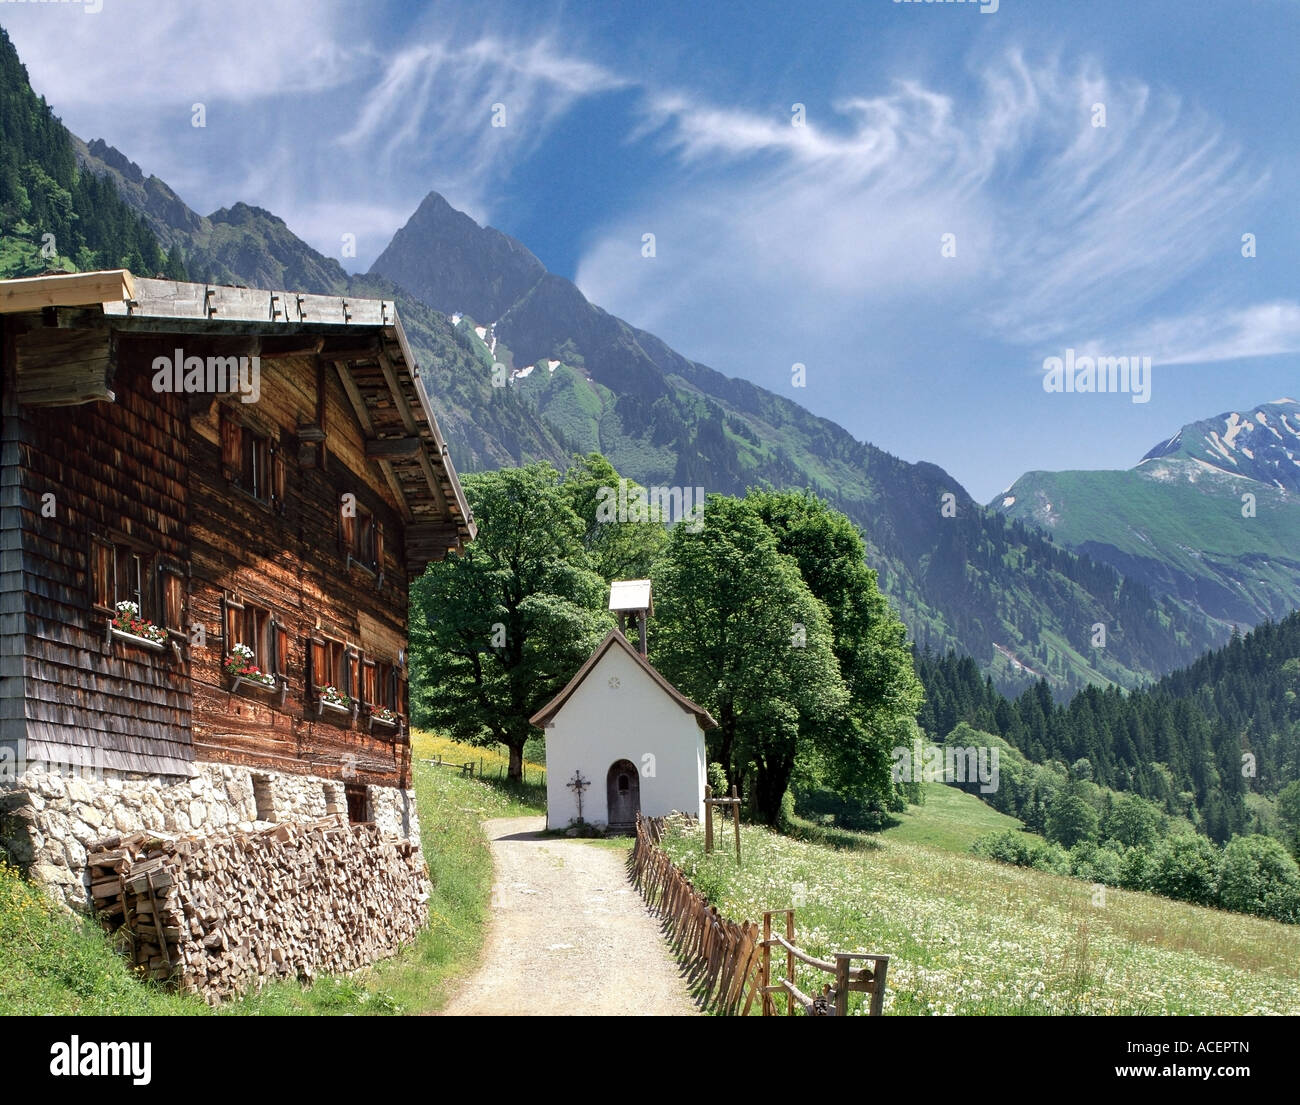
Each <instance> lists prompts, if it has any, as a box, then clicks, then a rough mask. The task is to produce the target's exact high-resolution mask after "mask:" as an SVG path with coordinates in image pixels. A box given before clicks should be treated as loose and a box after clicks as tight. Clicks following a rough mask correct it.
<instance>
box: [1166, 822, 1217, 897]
mask: <svg viewBox="0 0 1300 1105" xmlns="http://www.w3.org/2000/svg"><path fill="white" fill-rule="evenodd" d="M1220 861H1221V857H1220V854H1219V850H1218V849H1217V848H1215V846H1214V845H1213V844H1211V843H1210V841H1208V840H1206V839H1205V837H1203V836H1196V835H1192V834H1182V835H1179V836H1171V837H1166V838H1165V839H1164V840H1162V841H1161V842H1160V844H1159V846H1158V847H1157V848H1156V853H1155V857H1154V860H1153V862H1152V866H1151V872H1150V878H1151V889H1152V890H1154V891H1155V892H1156V893H1157V894H1163V895H1164V896H1165V897H1166V898H1177V899H1178V900H1179V901H1180V902H1193V903H1195V904H1196V905H1210V904H1212V903H1213V902H1214V900H1215V897H1216V894H1217V890H1218V882H1219V864H1220Z"/></svg>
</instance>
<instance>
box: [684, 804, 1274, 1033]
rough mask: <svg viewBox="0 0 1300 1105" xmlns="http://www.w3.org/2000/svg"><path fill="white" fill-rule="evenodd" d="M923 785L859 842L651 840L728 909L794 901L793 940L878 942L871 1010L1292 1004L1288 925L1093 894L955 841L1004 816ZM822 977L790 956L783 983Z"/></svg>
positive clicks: (1179, 1009) (1088, 1011)
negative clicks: (881, 964) (717, 844)
mask: <svg viewBox="0 0 1300 1105" xmlns="http://www.w3.org/2000/svg"><path fill="white" fill-rule="evenodd" d="M929 789H930V792H929V793H928V794H927V801H926V803H925V805H923V806H920V807H916V808H914V809H912V810H910V811H909V812H908V813H907V814H906V815H902V816H901V817H900V820H901V821H902V824H901V825H899V826H897V827H895V828H893V829H890V830H888V831H886V832H885V833H882V834H878V835H877V836H876V837H875V838H874V839H875V842H876V846H874V847H866V848H860V849H839V850H836V849H831V848H827V847H823V846H819V845H815V844H811V843H807V842H805V841H801V840H796V839H791V838H789V837H784V836H780V835H778V834H776V833H773V832H770V831H768V830H765V829H761V828H757V827H749V826H745V827H742V830H741V835H742V845H743V850H744V859H745V864H744V867H742V868H740V869H739V870H738V869H737V868H736V866H735V860H734V857H732V856H730V855H728V854H727V852H726V851H725V850H720V851H717V852H715V853H714V854H713V855H711V856H705V855H704V840H703V832H702V830H699V829H691V828H684V827H680V826H679V827H677V828H675V829H674V830H673V831H672V832H671V833H670V834H669V835H667V836H666V837H665V841H664V844H665V847H666V848H667V850H668V851H669V853H670V854H671V855H672V856H673V858H674V859H675V860H676V861H677V863H678V864H679V865H680V866H681V867H682V868H683V869H684V870H685V871H686V872H687V874H688V875H689V876H690V878H691V879H692V880H693V881H694V883H695V885H696V886H697V887H699V888H700V890H701V891H703V892H704V893H705V894H707V895H708V896H709V898H710V900H711V901H713V902H714V903H715V904H716V905H717V906H718V908H719V910H721V912H722V913H724V914H725V915H726V916H728V917H731V918H733V919H735V920H753V921H759V922H761V920H762V911H763V910H764V909H784V908H788V907H790V906H795V908H796V941H795V942H796V943H797V944H798V945H799V946H800V947H801V948H803V949H804V950H806V951H809V952H811V953H812V954H813V955H817V956H823V957H824V956H827V955H829V954H830V953H831V952H834V951H863V952H876V953H881V954H886V955H889V956H890V957H891V958H890V966H889V976H888V988H887V995H886V1001H885V1011H886V1013H891V1014H920V1015H942V1014H950V1015H951V1014H956V1015H988V1014H1016V1015H1041V1014H1072V1015H1083V1016H1095V1015H1112V1014H1136V1015H1150V1014H1211V1013H1213V1014H1248V1013H1256V1014H1267V1013H1280V1014H1289V1015H1296V1014H1300V928H1298V927H1297V926H1294V925H1283V924H1278V923H1276V922H1273V921H1266V920H1262V919H1259V918H1255V917H1248V916H1245V915H1242V914H1238V913H1227V912H1222V911H1219V910H1213V909H1205V908H1201V907H1199V906H1192V905H1187V904H1184V903H1182V902H1174V901H1169V900H1168V899H1165V898H1159V897H1156V896H1154V895H1150V894H1139V893H1132V892H1128V891H1123V890H1114V889H1110V888H1107V889H1106V890H1105V896H1104V899H1101V898H1098V899H1097V900H1095V901H1094V891H1093V887H1092V886H1091V884H1089V883H1086V882H1082V881H1080V880H1078V879H1070V878H1063V877H1061V876H1058V875H1052V874H1047V873H1045V872H1040V871H1033V870H1028V869H1025V868H1018V867H1009V866H1006V865H1003V864H999V863H995V862H993V861H989V860H984V859H981V858H979V857H976V856H973V855H969V854H967V853H966V852H965V849H966V848H967V847H969V842H970V841H971V840H973V839H974V838H975V837H977V836H980V835H983V834H984V833H985V832H989V831H993V830H995V829H997V828H1001V827H1006V823H1008V822H1010V823H1011V824H1013V825H1014V824H1015V822H1014V821H1013V820H1012V819H1010V818H1005V817H1003V815H1001V814H998V813H997V812H996V811H993V810H990V809H989V808H988V807H987V806H985V805H984V804H983V803H982V802H980V801H979V800H978V799H977V798H975V797H973V796H972V795H968V794H963V793H961V792H960V791H958V790H956V789H955V788H951V787H945V786H942V785H935V786H932V787H930V788H929ZM935 792H939V793H935ZM994 820H996V821H998V822H999V824H994V823H993V821H994ZM721 839H722V840H723V841H724V843H725V841H727V840H729V836H728V835H727V834H724V835H723V836H722V837H721ZM796 899H799V900H800V901H801V902H802V903H803V904H799V905H796V901H795V900H796ZM774 969H775V965H774ZM825 981H829V976H826V975H819V974H818V973H817V972H815V971H811V970H806V969H801V970H800V972H799V975H798V980H797V985H799V987H800V988H801V989H802V990H803V991H804V992H805V993H809V992H811V990H810V988H811V987H813V986H814V985H815V986H816V988H817V989H819V990H820V988H821V984H822V983H823V982H825ZM853 1001H854V1003H855V1006H857V1007H858V1009H859V1010H860V1002H861V997H860V996H859V995H854V997H853Z"/></svg>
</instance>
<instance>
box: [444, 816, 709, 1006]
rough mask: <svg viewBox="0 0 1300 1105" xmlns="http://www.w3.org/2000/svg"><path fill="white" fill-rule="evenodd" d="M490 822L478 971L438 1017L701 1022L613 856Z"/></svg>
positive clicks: (522, 825)
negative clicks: (486, 917) (488, 887)
mask: <svg viewBox="0 0 1300 1105" xmlns="http://www.w3.org/2000/svg"><path fill="white" fill-rule="evenodd" d="M544 825H545V819H544V818H541V817H507V818H501V819H498V820H494V821H487V822H485V823H484V825H483V828H484V831H485V832H486V833H487V836H488V839H489V840H491V842H492V857H493V860H494V862H495V867H496V881H495V882H494V884H493V887H492V918H491V925H490V928H489V930H488V937H487V946H486V948H485V949H484V952H483V961H482V966H480V967H479V969H478V970H477V971H476V972H475V973H474V974H473V975H471V976H470V977H469V978H468V979H466V980H465V981H464V982H462V983H461V984H460V988H459V993H458V994H457V995H456V996H455V997H453V998H452V1000H451V1001H450V1003H449V1004H448V1005H447V1007H446V1008H445V1009H444V1010H443V1013H442V1015H443V1016H447V1017H457V1016H460V1017H466V1016H468V1017H474V1016H501V1015H507V1016H559V1015H582V1016H606V1017H608V1016H696V1015H698V1013H699V1010H698V1008H697V1007H696V1005H695V1003H694V1002H693V1001H692V1000H691V999H690V996H689V995H688V994H687V991H686V984H685V982H684V981H683V979H682V977H681V974H680V968H679V967H678V965H677V963H676V961H675V960H674V959H673V957H672V955H671V954H670V953H669V951H668V946H667V944H666V943H665V942H664V938H663V936H662V935H661V933H660V931H659V925H658V923H657V922H656V921H655V919H654V918H653V916H652V915H651V914H650V912H649V911H648V910H647V909H646V906H645V903H644V902H643V901H642V899H641V896H640V895H639V894H638V893H637V892H636V889H635V888H634V887H633V886H632V884H631V883H630V882H629V881H628V877H627V869H626V867H625V866H624V856H623V854H622V853H621V852H616V851H614V850H613V849H611V848H607V847H602V846H600V845H597V844H591V843H587V842H585V841H581V840H571V839H566V838H564V837H544V836H542V835H541V830H542V828H543V827H544Z"/></svg>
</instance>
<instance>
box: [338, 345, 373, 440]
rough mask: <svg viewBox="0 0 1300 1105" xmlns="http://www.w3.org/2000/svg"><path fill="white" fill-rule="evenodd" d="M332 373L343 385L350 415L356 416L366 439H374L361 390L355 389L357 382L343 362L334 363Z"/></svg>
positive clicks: (371, 423) (371, 424) (368, 413)
mask: <svg viewBox="0 0 1300 1105" xmlns="http://www.w3.org/2000/svg"><path fill="white" fill-rule="evenodd" d="M334 371H335V372H337V373H338V374H339V382H340V383H341V384H342V385H343V391H344V392H345V393H346V394H347V397H348V402H349V403H351V404H352V413H353V414H355V415H356V416H357V422H358V423H360V425H361V429H362V432H364V433H365V435H366V437H374V436H375V426H374V423H373V422H371V421H370V412H369V411H368V410H367V409H366V401H365V400H364V399H363V398H362V397H361V389H360V388H358V387H357V382H356V381H355V380H354V379H352V373H351V372H349V371H348V366H347V365H346V364H345V363H344V362H343V361H335V362H334Z"/></svg>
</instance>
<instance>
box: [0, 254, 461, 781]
mask: <svg viewBox="0 0 1300 1105" xmlns="http://www.w3.org/2000/svg"><path fill="white" fill-rule="evenodd" d="M0 343H2V350H3V407H2V413H3V426H2V435H0V458H2V460H3V475H2V477H0V522H2V532H3V536H2V539H0V745H7V746H9V747H11V748H13V747H14V746H17V747H18V748H19V749H21V752H20V754H21V755H23V756H25V757H26V759H27V760H29V761H33V760H38V761H47V762H52V763H56V764H69V765H73V766H92V767H94V768H97V769H103V770H107V771H111V772H125V773H143V774H145V775H151V776H161V777H171V778H175V777H177V776H186V775H194V774H195V770H196V769H195V765H196V763H199V762H210V763H218V764H231V765H241V766H244V767H257V768H262V769H267V770H272V771H276V772H283V773H293V774H301V775H312V776H317V777H323V778H326V779H339V780H345V781H347V782H350V783H354V784H355V785H356V786H357V787H360V788H364V787H365V786H366V785H370V786H393V787H403V788H405V787H407V786H409V770H410V744H409V734H408V729H407V725H406V717H407V703H408V694H407V596H408V592H409V588H410V585H411V582H412V581H413V580H414V579H415V578H416V577H418V576H419V575H420V573H421V572H422V571H423V570H424V568H425V566H426V565H427V564H428V563H429V562H430V561H431V560H440V559H442V558H443V557H444V556H445V555H446V554H447V553H448V552H452V551H455V550H458V549H460V548H461V547H462V546H464V545H465V543H466V542H468V541H470V540H472V539H473V537H474V535H475V525H474V521H473V518H472V516H471V513H470V511H469V508H468V506H467V505H466V502H465V497H464V494H463V492H462V489H461V486H460V482H459V480H458V479H457V476H456V470H455V467H454V466H453V465H452V462H451V458H450V456H448V453H447V445H446V443H445V442H444V440H443V438H442V434H441V432H440V431H439V429H438V423H437V421H436V420H435V418H434V415H433V412H432V410H431V408H430V404H429V398H428V396H427V395H426V393H425V390H424V386H423V384H422V383H421V381H420V378H419V375H418V371H417V365H416V363H415V360H414V358H413V356H412V354H411V350H410V347H409V346H408V344H407V340H406V336H405V334H404V333H403V331H402V325H401V322H400V321H399V320H398V317H397V313H396V311H395V309H394V305H393V303H392V302H391V301H388V300H372V299H350V298H347V297H340V296H320V295H301V294H296V293H293V292H287V291H265V290H255V289H251V288H241V287H228V286H215V285H206V284H194V283H176V282H173V281H167V280H149V279H142V278H137V277H133V276H132V274H131V273H129V272H126V271H124V270H119V271H111V272H92V273H82V274H73V275H57V276H46V277H37V278H33V279H23V280H9V281H0ZM168 363H171V364H172V365H173V366H174V368H175V370H174V371H173V372H171V374H170V375H168V374H167V373H166V371H164V370H165V369H166V365H167V364H168ZM160 366H161V367H160ZM214 366H215V369H214ZM254 369H256V370H257V371H256V373H255V372H254ZM214 372H215V376H214ZM255 376H256V379H254V377H255ZM214 381H215V382H214ZM254 383H255V384H256V388H255V389H254V388H253V387H252V386H251V385H252V384H254ZM246 385H249V386H246ZM254 391H255V392H256V394H255V395H254ZM121 602H130V603H134V604H136V606H138V608H139V618H140V619H141V620H147V621H149V622H151V623H153V626H154V627H156V628H155V629H154V630H151V631H149V632H146V633H144V634H140V633H135V634H133V633H130V632H129V631H128V632H120V631H115V630H114V628H113V620H114V616H115V613H116V611H117V605H118V604H119V603H121ZM154 637H158V638H160V639H158V640H155V639H152V638H154ZM235 646H244V647H243V649H236V647H235ZM244 650H251V653H252V657H253V659H252V663H254V664H256V665H257V667H258V668H259V669H260V672H261V673H262V674H261V678H260V679H248V678H242V677H240V676H238V675H233V674H230V670H231V669H232V668H237V667H238V666H239V665H238V664H236V663H234V662H233V661H234V660H235V659H237V656H236V653H242V652H244ZM327 687H332V688H334V689H335V693H333V694H329V693H327V692H326V691H325V690H324V688H327ZM344 699H346V700H347V703H348V704H347V705H343V706H340V705H339V704H338V702H339V701H341V700H344Z"/></svg>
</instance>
